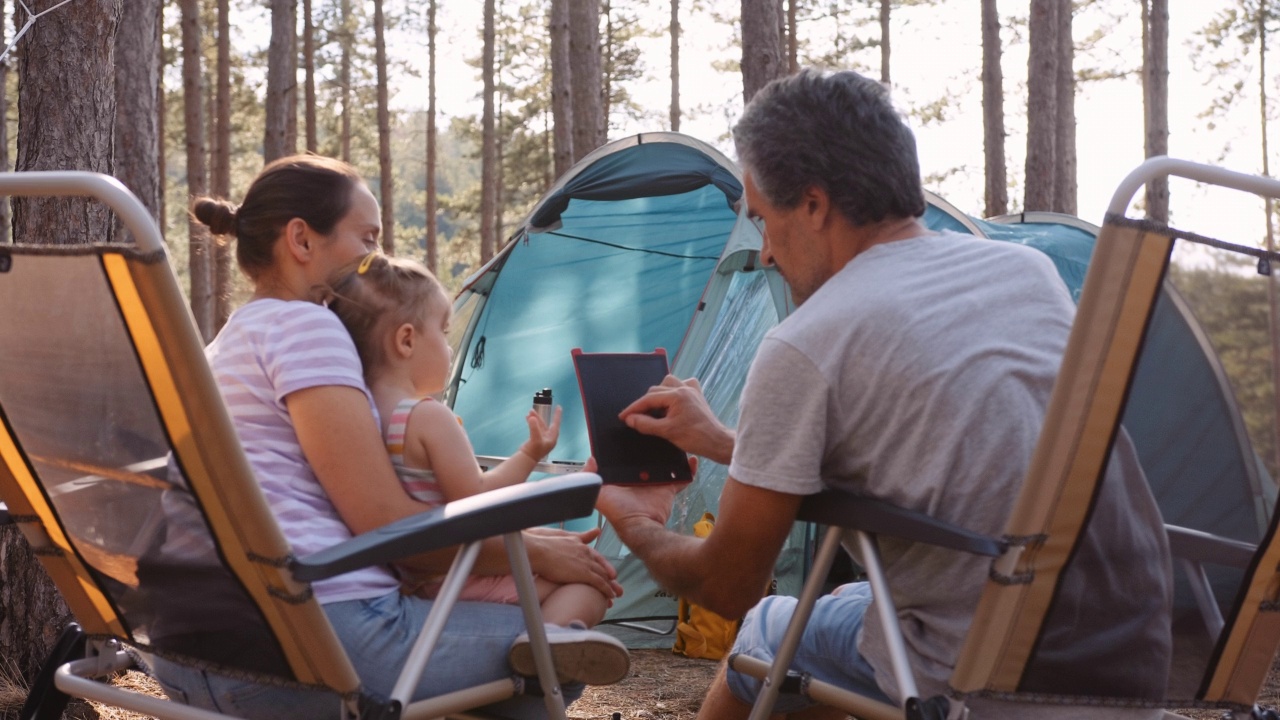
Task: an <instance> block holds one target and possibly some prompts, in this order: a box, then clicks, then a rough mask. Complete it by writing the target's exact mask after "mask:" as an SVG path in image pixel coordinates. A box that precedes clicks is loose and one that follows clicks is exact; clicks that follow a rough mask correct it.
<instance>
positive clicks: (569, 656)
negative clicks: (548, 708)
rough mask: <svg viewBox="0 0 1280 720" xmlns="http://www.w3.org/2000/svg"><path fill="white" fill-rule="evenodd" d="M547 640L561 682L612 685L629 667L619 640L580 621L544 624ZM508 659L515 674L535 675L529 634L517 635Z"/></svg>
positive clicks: (626, 656) (625, 653)
mask: <svg viewBox="0 0 1280 720" xmlns="http://www.w3.org/2000/svg"><path fill="white" fill-rule="evenodd" d="M547 643H548V644H549V645H550V646H551V660H552V662H553V663H554V664H555V668H556V677H557V678H558V679H559V680H560V682H561V683H575V682H579V683H583V684H585V685H612V684H613V683H616V682H618V681H619V680H621V679H622V678H624V677H626V676H627V671H628V670H629V669H631V656H630V655H628V654H627V648H626V647H625V646H624V645H623V644H622V643H621V642H619V641H618V640H617V639H616V638H614V637H612V636H609V635H605V634H604V633H601V632H596V631H594V630H588V629H587V628H586V626H585V625H581V624H580V623H573V625H572V626H570V627H567V628H564V627H560V626H558V625H547ZM507 660H508V662H510V663H511V668H512V669H513V670H515V671H516V672H517V673H519V674H521V675H527V676H529V677H537V675H538V668H537V667H536V666H535V665H534V662H533V646H532V645H531V644H530V643H529V633H520V634H519V635H517V636H516V639H515V642H513V643H511V650H510V651H508V653H507Z"/></svg>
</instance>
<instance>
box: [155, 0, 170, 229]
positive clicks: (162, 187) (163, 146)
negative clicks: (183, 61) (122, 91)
mask: <svg viewBox="0 0 1280 720" xmlns="http://www.w3.org/2000/svg"><path fill="white" fill-rule="evenodd" d="M156 24H157V26H158V27H160V28H161V33H162V36H161V38H160V48H159V53H160V60H159V68H160V73H159V76H158V77H157V78H156V142H157V145H158V148H157V153H158V155H157V157H156V178H157V181H158V182H157V189H158V192H159V193H160V197H159V207H158V209H157V214H158V215H159V216H160V227H161V228H164V227H165V226H166V225H168V217H169V216H168V211H167V209H166V205H165V193H166V192H168V187H169V180H168V177H167V176H166V174H167V173H168V165H167V163H166V162H165V157H166V155H167V154H168V152H169V141H168V139H167V138H166V137H165V128H166V127H168V125H167V124H166V122H165V113H166V112H168V107H169V105H168V103H167V102H166V101H165V92H164V70H165V67H166V63H167V60H168V56H167V55H166V54H165V51H164V37H163V32H164V30H163V28H164V7H163V5H162V6H161V8H160V11H159V16H158V17H157V18H156Z"/></svg>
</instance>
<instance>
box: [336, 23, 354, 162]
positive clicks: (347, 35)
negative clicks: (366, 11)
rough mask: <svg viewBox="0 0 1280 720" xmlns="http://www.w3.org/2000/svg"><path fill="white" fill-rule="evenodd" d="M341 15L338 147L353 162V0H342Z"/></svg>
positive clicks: (344, 156) (343, 155) (347, 160)
mask: <svg viewBox="0 0 1280 720" xmlns="http://www.w3.org/2000/svg"><path fill="white" fill-rule="evenodd" d="M338 10H339V14H340V15H341V17H340V18H339V19H338V22H339V23H340V25H341V27H342V30H341V31H340V32H339V33H338V42H340V43H342V59H341V61H340V62H339V64H338V84H339V85H340V86H341V87H340V90H339V95H340V96H341V98H342V122H341V123H340V126H341V129H340V131H339V133H338V135H339V137H338V147H339V149H340V157H341V159H342V161H343V162H351V65H352V63H353V58H352V57H351V56H352V54H353V52H354V50H353V48H352V44H353V43H355V32H354V31H353V26H354V25H355V20H354V19H353V18H352V17H351V0H342V2H341V4H340V5H339V6H338Z"/></svg>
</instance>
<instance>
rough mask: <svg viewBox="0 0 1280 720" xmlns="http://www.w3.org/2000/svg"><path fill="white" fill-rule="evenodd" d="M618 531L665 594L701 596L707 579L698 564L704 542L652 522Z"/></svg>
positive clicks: (641, 521) (635, 521)
mask: <svg viewBox="0 0 1280 720" xmlns="http://www.w3.org/2000/svg"><path fill="white" fill-rule="evenodd" d="M614 530H616V531H617V533H618V537H619V538H620V539H621V540H622V542H623V543H624V544H626V546H627V547H628V548H630V549H631V552H632V553H633V554H634V555H635V556H636V557H638V558H640V561H641V562H643V563H644V565H645V567H646V568H647V569H648V570H649V574H650V575H651V576H652V577H653V579H654V580H655V581H657V583H658V585H660V586H661V587H662V588H663V589H664V590H667V591H668V592H671V593H674V594H676V595H682V596H696V595H697V593H698V590H699V586H700V585H701V583H702V582H703V580H704V579H705V578H706V575H707V573H706V572H704V571H703V569H702V568H701V566H700V565H699V564H698V560H699V557H698V556H699V553H698V551H699V549H700V546H701V545H702V540H701V539H699V538H696V537H691V536H688V535H680V534H678V533H674V532H672V531H670V530H668V529H667V528H666V527H664V526H663V525H661V524H659V523H658V522H656V521H655V520H652V519H649V518H635V519H632V520H630V521H629V522H627V523H626V524H625V525H624V526H617V525H615V526H614Z"/></svg>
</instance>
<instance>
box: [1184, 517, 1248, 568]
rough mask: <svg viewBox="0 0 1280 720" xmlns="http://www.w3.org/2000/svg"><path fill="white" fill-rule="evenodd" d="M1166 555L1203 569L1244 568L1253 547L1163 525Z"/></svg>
mask: <svg viewBox="0 0 1280 720" xmlns="http://www.w3.org/2000/svg"><path fill="white" fill-rule="evenodd" d="M1164 531H1165V533H1166V534H1167V535H1168V536H1169V551H1170V552H1171V553H1173V556H1174V557H1175V558H1179V559H1182V560H1191V561H1192V562H1197V563H1202V564H1206V565H1225V566H1227V567H1236V568H1247V567H1249V563H1251V562H1253V555H1254V553H1256V552H1257V551H1258V549H1257V548H1256V547H1254V546H1253V545H1250V544H1249V543H1246V542H1241V541H1239V540H1232V539H1231V538H1224V537H1221V536H1218V535H1211V534H1209V533H1207V532H1201V531H1199V530H1192V529H1191V528H1184V527H1179V526H1177V525H1165V526H1164Z"/></svg>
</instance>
